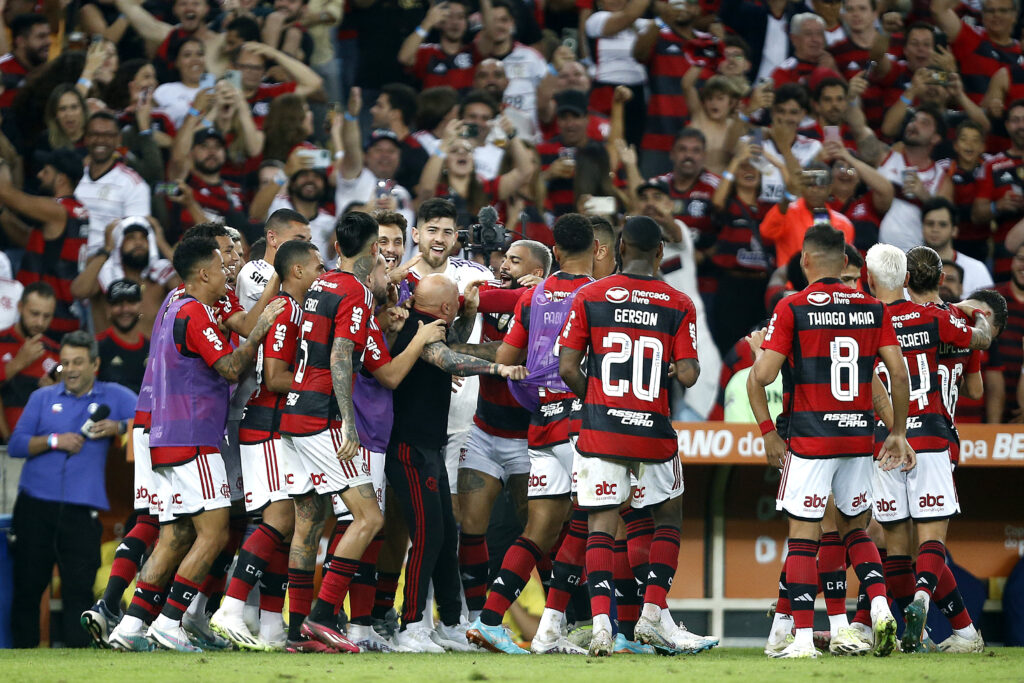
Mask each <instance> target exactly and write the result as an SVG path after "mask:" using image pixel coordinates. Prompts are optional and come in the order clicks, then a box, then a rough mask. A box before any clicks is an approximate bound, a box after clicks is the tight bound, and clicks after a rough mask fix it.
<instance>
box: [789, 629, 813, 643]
mask: <svg viewBox="0 0 1024 683" xmlns="http://www.w3.org/2000/svg"><path fill="white" fill-rule="evenodd" d="M793 644H794V645H810V646H811V647H814V629H813V628H798V629H797V630H796V632H795V633H794V634H793Z"/></svg>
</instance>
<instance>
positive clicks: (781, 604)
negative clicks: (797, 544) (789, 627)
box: [775, 556, 793, 616]
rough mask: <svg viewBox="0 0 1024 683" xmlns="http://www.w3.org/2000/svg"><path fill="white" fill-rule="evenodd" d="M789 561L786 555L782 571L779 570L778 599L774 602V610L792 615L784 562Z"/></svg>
mask: <svg viewBox="0 0 1024 683" xmlns="http://www.w3.org/2000/svg"><path fill="white" fill-rule="evenodd" d="M788 563H789V557H788V556H787V557H786V562H785V563H783V565H782V571H781V572H779V599H778V601H777V602H776V603H775V611H776V612H778V613H779V614H788V615H789V616H793V611H792V610H791V609H790V607H789V588H788V587H787V586H786V564H788Z"/></svg>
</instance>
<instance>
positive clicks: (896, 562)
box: [885, 555, 914, 609]
mask: <svg viewBox="0 0 1024 683" xmlns="http://www.w3.org/2000/svg"><path fill="white" fill-rule="evenodd" d="M885 585H886V586H887V587H888V589H889V593H890V594H891V595H892V600H893V602H895V603H896V604H897V605H898V606H899V608H900V609H906V608H907V605H909V604H910V601H911V600H913V599H914V560H913V558H911V557H910V555H888V556H886V558H885Z"/></svg>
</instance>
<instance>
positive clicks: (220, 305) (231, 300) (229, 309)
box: [217, 289, 245, 322]
mask: <svg viewBox="0 0 1024 683" xmlns="http://www.w3.org/2000/svg"><path fill="white" fill-rule="evenodd" d="M217 312H218V313H220V319H221V320H222V321H223V322H227V320H228V318H230V317H231V316H233V315H235V314H237V313H245V309H244V308H243V307H242V302H240V301H239V300H238V295H236V294H235V290H233V289H229V290H228V292H227V294H225V295H224V296H223V297H221V299H220V300H219V301H218V302H217Z"/></svg>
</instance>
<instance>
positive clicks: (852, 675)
mask: <svg viewBox="0 0 1024 683" xmlns="http://www.w3.org/2000/svg"><path fill="white" fill-rule="evenodd" d="M0 671H3V674H4V679H5V680H8V681H18V682H19V683H20V682H21V681H68V682H69V683H72V682H74V683H78V681H104V682H105V683H114V682H117V683H120V682H121V681H131V682H133V683H141V682H143V681H175V682H179V681H195V682H197V683H198V682H202V683H206V682H207V681H221V680H223V681H231V683H256V682H257V681H270V680H275V681H295V682H296V683H298V682H299V681H315V682H316V683H322V682H323V681H324V679H325V675H326V676H327V677H333V678H336V679H338V680H345V681H358V682H359V683H364V682H366V683H371V682H374V681H388V682H392V681H424V682H427V683H448V682H449V681H488V680H489V681H503V682H504V681H524V682H529V683H569V682H570V681H586V683H605V682H606V681H607V682H609V683H611V682H614V683H630V682H632V681H650V682H651V683H657V682H658V681H665V680H670V679H669V677H672V679H681V678H682V677H686V679H687V680H697V681H701V680H714V681H719V680H745V681H748V682H750V683H754V682H756V683H761V682H762V681H784V682H785V683H795V681H800V680H806V679H815V680H818V681H827V680H838V679H840V678H845V679H847V680H849V681H856V682H860V681H874V680H879V681H911V680H913V681H926V680H931V681H954V680H955V681H957V683H963V682H964V681H1013V680H1015V681H1020V680H1024V648H993V649H991V650H989V651H987V652H985V653H984V654H982V655H939V654H934V655H923V656H901V655H894V656H893V657H890V658H888V659H875V658H873V657H861V658H856V659H846V658H843V659H840V658H833V657H824V658H822V659H819V660H815V661H793V662H787V661H780V660H768V659H766V658H765V657H764V655H762V654H761V653H760V651H758V650H752V649H729V648H724V649H723V648H719V649H716V650H713V651H711V652H708V653H704V654H701V655H697V656H693V657H674V658H666V657H654V656H651V657H626V656H617V657H611V658H608V659H589V658H587V657H571V656H566V655H552V656H545V657H537V656H522V657H512V656H508V655H494V654H469V655H467V654H459V655H454V654H447V655H369V654H367V655H285V654H262V653H245V652H223V653H211V654H201V655H180V654H174V653H170V652H154V653H150V654H126V653H117V652H108V651H97V650H77V651H76V650H3V651H0Z"/></svg>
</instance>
